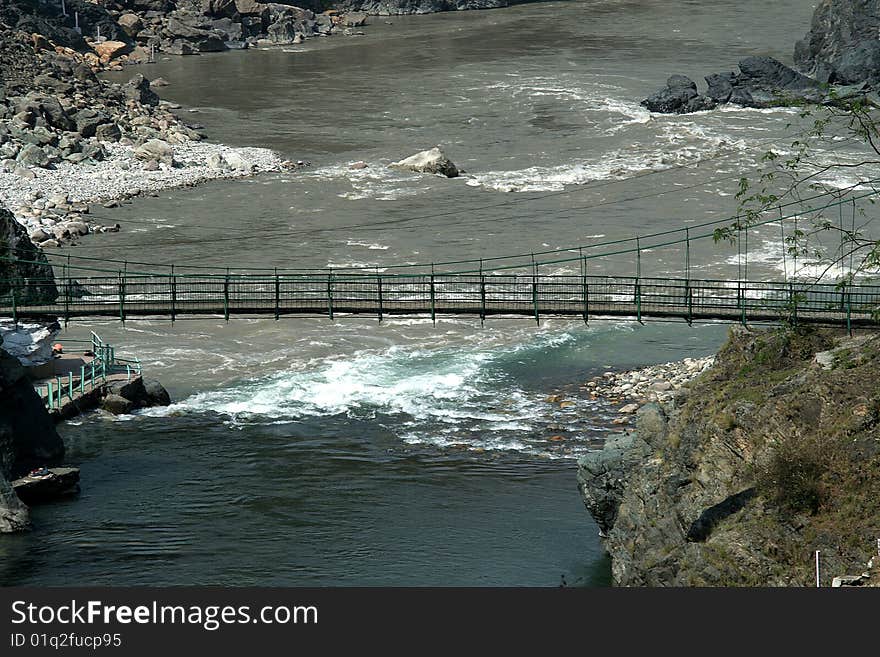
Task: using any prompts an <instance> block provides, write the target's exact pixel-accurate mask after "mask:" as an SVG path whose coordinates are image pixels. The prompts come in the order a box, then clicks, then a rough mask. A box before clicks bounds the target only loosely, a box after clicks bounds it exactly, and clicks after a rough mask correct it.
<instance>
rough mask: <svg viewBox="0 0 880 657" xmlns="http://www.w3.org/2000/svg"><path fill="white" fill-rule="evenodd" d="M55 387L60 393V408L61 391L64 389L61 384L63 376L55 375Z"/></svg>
mask: <svg viewBox="0 0 880 657" xmlns="http://www.w3.org/2000/svg"><path fill="white" fill-rule="evenodd" d="M55 389H56V390H57V394H58V408H59V410H60V409H61V393H62V391H63V389H64V386H63V385H62V384H61V377H60V376H57V375H56V376H55Z"/></svg>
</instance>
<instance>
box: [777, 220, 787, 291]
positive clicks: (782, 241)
mask: <svg viewBox="0 0 880 657" xmlns="http://www.w3.org/2000/svg"><path fill="white" fill-rule="evenodd" d="M779 240H780V244H781V245H782V275H783V277H784V278H783V280H786V281H787V280H788V262H787V260H788V259H787V258H786V257H785V251H786V248H785V220H784V219H783V217H782V206H780V207H779Z"/></svg>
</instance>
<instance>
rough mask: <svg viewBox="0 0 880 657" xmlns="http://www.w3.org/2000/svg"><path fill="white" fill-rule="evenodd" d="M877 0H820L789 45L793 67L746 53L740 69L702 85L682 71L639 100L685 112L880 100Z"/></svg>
mask: <svg viewBox="0 0 880 657" xmlns="http://www.w3.org/2000/svg"><path fill="white" fill-rule="evenodd" d="M878 27H880V1H869V2H856V3H854V2H849V1H848V0H823V1H822V2H820V3H819V4H818V6H817V7H816V10H815V12H814V14H813V20H812V25H811V28H810V31H809V32H808V33H807V35H806V37H805V38H804V39H802V40H801V41H798V42H797V44H796V45H795V49H794V63H795V65H796V66H797V67H798V68H799V69H800V71H798V70H795V69H793V68H791V67H789V66H786V65H785V64H783V63H781V62H779V61H777V60H776V59H773V58H772V57H763V56H757V57H747V58H746V59H743V60H742V61H740V62H739V69H740V70H739V72H738V73H737V72H722V73H715V74H712V75H708V76H706V78H705V81H706V85H707V87H706V90H705V91H704V92H700V91H699V90H698V87H697V83H696V82H694V81H693V80H692V79H690V78H688V77H686V76H683V75H673V76H671V77H670V78H669V79H668V80H667V81H666V86H665V87H663V88H662V89H660V90H659V91H657V92H656V93H654V94H652V95H651V96H649V97H648V98H646V99H645V100H643V101H642V105H644V106H645V107H646V108H648V109H649V110H650V111H652V112H660V113H666V114H686V113H689V112H698V111H702V110H710V109H714V108H715V107H717V106H719V105H723V104H726V103H730V104H733V105H739V106H741V107H755V108H767V107H778V106H789V105H802V104H815V103H823V104H835V103H839V102H841V101H842V100H846V99H849V98H860V99H865V100H867V101H869V102H872V103H874V104H875V105H878V106H880V96H878V95H877V91H878V85H880V41H878V40H877V30H878Z"/></svg>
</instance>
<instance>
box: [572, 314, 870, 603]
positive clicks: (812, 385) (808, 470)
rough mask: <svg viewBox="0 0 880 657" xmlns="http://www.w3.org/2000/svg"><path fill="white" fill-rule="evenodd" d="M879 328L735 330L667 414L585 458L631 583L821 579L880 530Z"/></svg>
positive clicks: (595, 508) (845, 568)
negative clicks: (818, 554) (861, 331)
mask: <svg viewBox="0 0 880 657" xmlns="http://www.w3.org/2000/svg"><path fill="white" fill-rule="evenodd" d="M878 367H880V336H867V337H857V338H855V339H850V338H846V337H839V336H838V337H835V336H832V335H831V334H827V333H816V332H782V331H772V332H767V333H751V332H742V331H740V332H735V333H733V334H732V335H731V338H730V340H729V342H728V344H727V345H726V346H725V347H724V348H723V349H722V351H721V352H720V353H719V355H718V359H717V362H716V364H715V366H714V367H713V368H712V369H710V370H708V371H707V372H706V373H704V374H703V375H702V376H701V377H699V378H698V379H697V380H695V381H694V382H693V383H692V384H691V386H690V388H689V389H688V390H687V391H685V392H684V394H683V395H682V396H681V397H680V398H679V399H678V400H677V405H676V409H675V410H674V411H672V412H671V413H670V414H669V415H668V416H667V414H666V413H665V412H664V411H663V410H662V409H660V408H659V407H657V406H647V407H644V408H643V409H642V410H641V411H640V415H639V418H638V429H637V432H636V433H635V434H632V435H628V436H624V437H622V438H619V439H617V440H614V441H610V442H609V444H608V445H607V446H606V448H605V449H604V450H603V451H601V452H597V453H594V454H590V455H588V456H587V457H584V458H583V459H582V460H581V462H580V463H579V471H578V479H579V485H580V488H581V491H582V494H583V497H584V501H585V503H586V505H587V508H588V509H589V511H590V512H591V513H592V514H593V516H594V517H595V518H596V521H597V522H598V524H599V526H600V529H601V530H602V533H603V537H604V543H605V546H606V548H607V549H608V551H609V553H610V554H611V557H612V570H613V577H614V581H615V582H616V583H617V584H619V585H626V586H639V585H647V586H665V585H674V586H688V585H712V586H717V585H742V586H792V585H814V582H815V571H814V564H813V554H814V552H815V550H821V551H822V560H823V562H822V567H823V581H822V584H823V585H825V586H827V585H829V584H830V583H831V577H833V576H834V575H843V574H848V573H849V574H851V573H861V572H863V571H864V570H865V564H866V562H867V561H868V559H869V558H870V557H871V556H873V555H874V554H876V540H877V538H878V536H880V505H878V504H877V501H876V500H877V499H878V496H880V429H878V426H877V425H878V423H880V385H878V384H877V382H876V377H875V373H876V371H877V368H878Z"/></svg>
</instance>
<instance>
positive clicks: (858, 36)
mask: <svg viewBox="0 0 880 657" xmlns="http://www.w3.org/2000/svg"><path fill="white" fill-rule="evenodd" d="M878 36H880V1H878V0H857V1H855V2H854V1H853V0H822V2H820V3H819V5H818V6H817V7H816V11H815V12H814V14H813V21H812V24H811V26H810V31H809V32H808V33H807V35H806V37H804V39H803V40H801V41H799V42H798V43H797V46H796V47H795V51H794V61H795V64H797V65H798V66H799V67H800V68H801V69H802V70H804V71H805V72H807V73H810V74H811V75H813V76H815V77H816V78H817V79H818V80H819V81H820V82H831V83H839V84H857V83H862V82H867V83H869V84H871V85H877V83H878V82H880V39H878Z"/></svg>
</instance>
